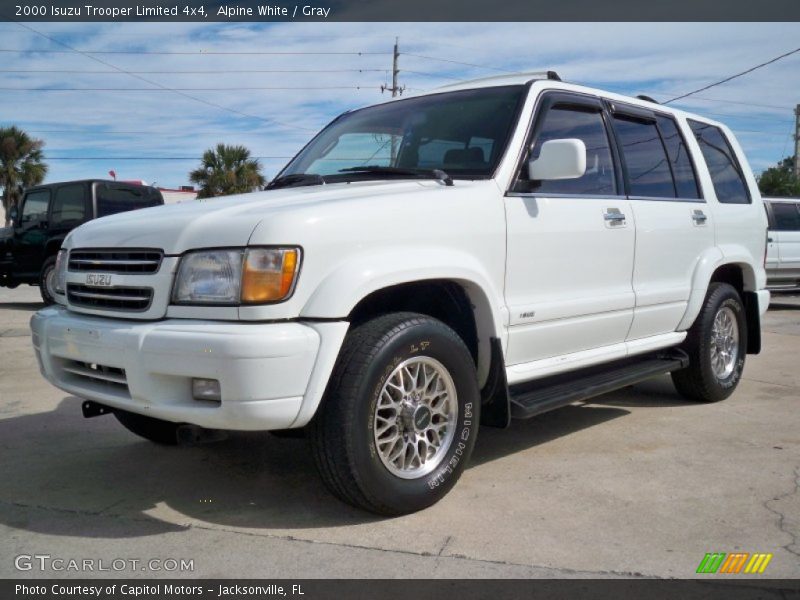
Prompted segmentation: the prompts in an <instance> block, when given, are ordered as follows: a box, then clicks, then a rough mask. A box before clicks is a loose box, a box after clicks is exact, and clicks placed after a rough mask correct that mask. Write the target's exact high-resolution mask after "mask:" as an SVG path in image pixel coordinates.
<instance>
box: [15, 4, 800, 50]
mask: <svg viewBox="0 0 800 600" xmlns="http://www.w3.org/2000/svg"><path fill="white" fill-rule="evenodd" d="M0 21H26V22H70V21H72V22H158V21H174V22H178V21H183V22H195V23H197V22H200V23H203V22H208V23H213V22H216V23H220V22H240V23H241V22H254V23H255V22H262V23H266V22H287V21H299V22H306V21H318V22H319V21H338V22H347V21H349V22H365V21H383V22H390V21H403V22H470V21H471V22H477V21H487V22H500V21H511V22H536V21H539V22H544V21H601V22H612V21H623V22H625V21H628V22H630V21H650V22H653V21H678V22H714V21H720V22H723V21H724V22H730V21H759V22H771V21H776V22H786V21H800V1H799V0H760V1H759V2H754V1H753V0H605V1H601V0H501V1H499V2H498V1H497V0H298V1H297V2H286V1H284V0H280V1H271V0H264V1H263V2H252V1H247V0H239V1H237V0H223V1H219V0H217V1H213V2H204V1H203V0H138V1H137V0H122V1H116V2H109V1H106V0H97V1H95V0H45V1H42V0H0ZM732 43H735V41H734V40H732Z"/></svg>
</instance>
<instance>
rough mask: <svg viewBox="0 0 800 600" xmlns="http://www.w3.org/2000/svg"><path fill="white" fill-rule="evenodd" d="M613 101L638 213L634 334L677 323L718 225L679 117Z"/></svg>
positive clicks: (641, 335)
mask: <svg viewBox="0 0 800 600" xmlns="http://www.w3.org/2000/svg"><path fill="white" fill-rule="evenodd" d="M608 106H609V110H610V113H611V116H612V122H613V126H614V134H615V137H616V140H617V145H618V149H619V153H620V156H621V162H622V167H623V171H624V174H625V191H626V194H627V197H628V201H629V202H630V204H631V207H632V211H633V215H634V218H635V220H636V245H635V248H636V249H635V255H636V259H635V264H634V268H633V291H634V293H635V295H636V307H635V310H634V314H633V323H632V325H631V328H630V331H629V332H628V335H627V340H628V341H633V340H638V339H643V338H648V337H651V336H657V335H660V334H667V333H671V332H674V331H675V330H676V328H677V326H678V324H679V323H680V321H681V319H682V318H683V315H684V313H685V312H686V307H687V304H688V301H689V295H690V293H691V291H692V278H693V275H694V272H695V269H696V267H697V264H698V261H699V260H700V258H701V257H702V256H703V254H704V252H705V251H706V250H707V249H709V248H711V247H713V246H714V227H713V223H712V218H711V214H710V211H709V210H708V209H707V206H706V202H705V201H704V200H703V199H702V197H701V194H700V189H699V185H698V182H697V176H696V172H695V167H694V164H693V162H692V159H691V155H690V154H689V151H688V149H687V146H686V141H685V139H684V134H683V133H682V132H681V130H680V128H679V125H678V123H677V122H676V121H675V119H674V118H673V117H672V116H671V115H669V114H666V113H656V112H654V111H651V110H648V109H643V108H641V107H639V106H630V105H625V104H621V103H617V102H611V103H609V105H608Z"/></svg>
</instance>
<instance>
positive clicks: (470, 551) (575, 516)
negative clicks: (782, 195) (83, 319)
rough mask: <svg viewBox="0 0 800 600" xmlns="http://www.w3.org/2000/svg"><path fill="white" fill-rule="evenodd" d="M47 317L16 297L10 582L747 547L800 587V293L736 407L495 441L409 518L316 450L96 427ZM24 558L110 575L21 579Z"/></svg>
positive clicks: (2, 347)
mask: <svg viewBox="0 0 800 600" xmlns="http://www.w3.org/2000/svg"><path fill="white" fill-rule="evenodd" d="M40 307H41V304H39V302H38V289H37V288H27V287H25V288H19V289H17V290H13V291H11V290H5V289H0V356H1V359H0V577H2V578H9V577H43V576H44V577H86V576H101V577H104V576H105V577H121V576H143V577H165V576H169V577H178V576H186V577H281V578H306V577H367V578H371V577H401V578H408V577H431V578H433V577H435V578H443V577H458V578H460V577H582V578H592V577H638V576H644V577H693V576H695V570H696V568H697V566H698V564H699V563H700V561H701V559H702V558H703V557H704V555H705V553H707V552H734V551H736V552H750V553H754V552H768V553H772V554H774V557H773V559H772V561H771V562H770V564H769V566H768V568H767V569H766V572H765V573H764V574H763V575H761V577H772V578H778V577H781V578H786V577H798V576H800V492H799V490H800V410H798V409H800V362H799V361H798V359H799V358H800V297H798V296H791V295H781V296H778V297H777V301H776V302H774V304H773V307H771V309H770V311H769V313H768V314H767V317H766V321H765V323H764V351H763V352H762V354H761V355H759V356H750V357H748V360H747V366H746V368H745V372H744V378H743V380H742V382H741V384H740V386H739V388H738V390H737V391H736V393H735V394H734V395H733V396H732V397H731V398H730V399H728V400H726V401H725V402H722V403H719V404H712V405H697V404H692V403H687V402H685V401H683V400H682V399H681V398H680V397H678V396H677V394H676V393H675V392H674V390H673V388H672V386H671V383H670V381H669V379H668V378H666V377H665V378H661V379H658V380H654V381H651V382H647V383H644V384H641V385H637V386H634V387H632V388H627V389H625V390H623V391H620V392H616V393H613V394H609V395H606V396H602V397H600V398H597V399H596V400H595V401H594V402H593V403H592V404H586V405H574V406H569V407H566V408H563V409H561V410H557V411H554V412H551V413H548V414H545V415H542V416H540V417H538V418H535V419H533V420H529V421H523V422H515V423H514V424H513V425H512V427H511V428H510V429H507V430H496V429H488V428H483V429H481V431H480V434H479V437H478V442H477V446H476V450H475V453H474V455H473V458H472V461H471V464H470V465H469V467H468V469H467V470H466V472H465V474H464V476H463V477H462V478H461V481H460V482H459V483H458V485H457V486H456V488H455V489H454V490H453V491H452V492H451V493H450V494H449V495H448V496H447V497H446V498H445V499H444V500H443V501H442V502H440V503H439V504H438V505H436V506H434V507H432V508H430V509H428V510H426V511H423V512H421V513H418V514H414V515H410V516H405V517H401V518H395V519H380V518H376V517H373V516H371V515H368V514H365V513H363V512H360V511H358V510H355V509H352V508H350V507H348V506H346V505H343V504H341V503H340V502H338V501H337V500H335V499H334V498H333V497H332V496H330V495H329V494H328V493H327V491H326V490H325V488H324V487H323V485H322V483H321V481H320V480H319V478H318V477H317V475H316V473H315V471H314V467H313V464H312V460H311V457H310V455H309V452H308V451H307V449H306V445H305V441H304V440H302V439H278V438H275V437H273V436H271V435H269V434H251V433H248V434H233V435H232V436H231V437H230V438H229V439H228V440H226V441H224V442H218V443H215V444H210V445H204V446H194V447H178V448H162V447H158V446H155V445H153V444H150V443H148V442H146V441H143V440H140V439H138V438H137V437H135V436H134V435H132V434H130V433H128V432H127V431H126V430H124V429H123V428H122V427H121V426H120V425H119V424H118V423H117V422H116V420H115V419H114V418H113V417H100V418H95V419H84V418H83V417H82V416H81V413H80V400H79V399H78V398H75V397H73V396H70V395H68V394H65V393H63V392H61V391H60V390H58V389H56V388H54V387H52V386H51V385H49V384H48V383H47V382H46V381H44V380H43V379H42V378H41V376H40V375H39V372H38V368H37V366H36V362H35V359H34V357H33V351H32V348H31V344H30V339H29V337H28V319H29V318H30V316H31V315H32V314H33V312H34V311H35V310H37V309H38V308H40ZM20 555H23V556H26V555H49V556H50V557H51V559H64V560H65V561H67V562H65V563H63V565H62V563H56V566H57V567H58V566H62V567H64V568H67V569H69V568H70V564H69V562H68V561H69V560H70V559H76V560H78V561H83V560H84V559H88V560H93V561H95V562H94V563H93V568H94V571H77V570H71V569H70V570H56V569H54V568H53V565H52V564H48V565H47V566H46V568H45V569H44V570H42V569H40V568H39V562H38V561H37V560H34V561H33V565H32V568H31V570H26V571H20V570H17V569H16V568H15V558H16V557H18V556H20ZM113 559H122V561H124V567H123V568H122V570H119V571H117V570H114V568H116V567H120V566H122V565H123V563H120V562H117V563H115V564H116V567H114V566H113V565H112V563H111V561H112V560H113ZM150 559H160V560H162V561H163V560H165V559H176V560H178V561H179V560H180V559H185V560H192V561H193V570H192V571H188V570H187V571H184V572H179V571H166V570H163V569H164V568H168V567H171V566H173V564H172V563H168V562H167V563H162V564H163V565H164V567H162V570H160V571H158V570H148V569H147V567H146V566H145V567H144V570H143V564H146V563H147V561H149V560H150ZM40 560H44V561H45V562H47V561H48V560H49V559H40ZM101 560H102V561H103V565H102V566H103V567H104V568H107V569H110V570H108V571H102V572H98V571H97V569H99V568H101V565H100V563H99V561H101ZM132 561H140V562H139V563H136V564H134V563H133V562H132ZM21 564H22V566H25V565H26V561H25V560H24V559H23V561H22V563H21ZM151 566H154V567H155V568H157V567H158V565H151ZM732 577H733V576H732Z"/></svg>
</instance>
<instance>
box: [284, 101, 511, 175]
mask: <svg viewBox="0 0 800 600" xmlns="http://www.w3.org/2000/svg"><path fill="white" fill-rule="evenodd" d="M524 91H525V87H524V86H521V85H514V86H502V87H490V88H481V89H475V90H463V91H456V92H446V93H441V94H434V95H430V96H421V97H419V98H408V99H403V100H398V101H395V102H388V103H386V104H380V105H377V106H371V107H368V108H364V109H361V110H357V111H354V112H352V113H347V114H345V115H343V116H341V117H340V118H338V119H337V120H336V121H334V122H333V123H332V124H331V125H329V126H328V127H327V128H325V129H324V130H323V131H322V132H321V133H320V134H319V135H318V136H317V137H316V138H314V139H313V140H312V141H311V142H310V143H309V145H308V146H306V147H305V148H304V149H303V150H302V151H301V152H300V154H298V155H297V156H296V157H295V158H294V159H293V160H292V161H291V162H290V163H289V165H287V167H286V168H285V169H284V170H283V171H281V173H280V176H279V178H276V179H282V180H284V181H285V180H287V179H290V178H291V177H292V176H295V178H297V179H299V178H301V177H303V176H306V178H309V177H311V178H312V180H313V177H315V176H323V177H325V181H326V182H330V183H333V182H337V181H348V180H352V179H355V178H360V179H363V178H381V173H380V172H379V170H375V171H374V172H371V173H367V172H365V171H366V170H367V168H368V167H378V168H379V169H381V168H382V169H383V170H384V173H383V175H388V173H387V171H388V170H389V169H395V170H401V169H406V170H413V169H426V170H430V169H439V170H442V171H445V172H446V173H447V174H448V175H450V176H451V177H453V178H456V179H458V178H462V179H486V178H489V177H491V176H492V174H493V173H494V170H495V168H496V166H497V164H498V162H499V161H500V158H501V156H502V153H503V150H504V149H505V146H506V143H507V141H508V138H509V136H510V134H511V131H512V129H513V127H514V123H515V121H516V117H517V114H518V110H519V105H520V102H521V100H522V97H523V94H524ZM359 169H364V170H365V171H362V172H360V173H359V172H358V170H359ZM396 174H397V173H396ZM317 179H319V177H317Z"/></svg>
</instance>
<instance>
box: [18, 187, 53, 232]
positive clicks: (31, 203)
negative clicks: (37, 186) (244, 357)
mask: <svg viewBox="0 0 800 600" xmlns="http://www.w3.org/2000/svg"><path fill="white" fill-rule="evenodd" d="M49 201H50V192H49V191H48V190H41V191H38V192H31V193H29V194H27V195H26V196H25V204H24V205H23V206H22V215H21V216H20V221H19V222H20V224H25V223H30V222H32V221H40V220H42V219H45V218H47V203H48V202H49Z"/></svg>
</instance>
